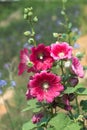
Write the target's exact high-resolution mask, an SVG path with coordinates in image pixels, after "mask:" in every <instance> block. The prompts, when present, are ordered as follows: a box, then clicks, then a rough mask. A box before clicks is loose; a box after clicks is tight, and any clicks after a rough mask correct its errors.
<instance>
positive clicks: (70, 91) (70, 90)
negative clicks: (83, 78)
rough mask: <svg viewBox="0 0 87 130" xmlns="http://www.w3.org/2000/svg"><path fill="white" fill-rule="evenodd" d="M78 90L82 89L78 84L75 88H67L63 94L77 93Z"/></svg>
mask: <svg viewBox="0 0 87 130" xmlns="http://www.w3.org/2000/svg"><path fill="white" fill-rule="evenodd" d="M79 88H82V85H81V84H78V85H77V86H75V87H67V89H65V91H64V93H65V94H70V93H74V92H76V91H77V89H79Z"/></svg>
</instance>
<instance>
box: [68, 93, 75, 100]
mask: <svg viewBox="0 0 87 130" xmlns="http://www.w3.org/2000/svg"><path fill="white" fill-rule="evenodd" d="M74 98H75V94H74V93H70V94H69V95H68V99H69V101H73V100H74Z"/></svg>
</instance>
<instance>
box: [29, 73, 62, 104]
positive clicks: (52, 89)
mask: <svg viewBox="0 0 87 130" xmlns="http://www.w3.org/2000/svg"><path fill="white" fill-rule="evenodd" d="M29 86H30V92H31V95H33V96H34V97H36V98H37V100H38V101H44V100H45V101H47V102H52V101H53V100H54V98H55V97H57V96H59V95H60V92H61V91H63V90H64V87H63V85H62V84H61V78H60V77H59V76H56V75H55V74H53V73H47V72H46V71H42V72H41V73H36V74H35V75H34V76H33V79H32V80H30V82H29Z"/></svg>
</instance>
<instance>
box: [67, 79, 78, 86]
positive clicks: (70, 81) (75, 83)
mask: <svg viewBox="0 0 87 130" xmlns="http://www.w3.org/2000/svg"><path fill="white" fill-rule="evenodd" d="M68 82H69V84H70V85H71V86H72V87H75V86H76V85H77V84H78V82H79V80H78V78H77V77H74V78H70V79H69V80H68Z"/></svg>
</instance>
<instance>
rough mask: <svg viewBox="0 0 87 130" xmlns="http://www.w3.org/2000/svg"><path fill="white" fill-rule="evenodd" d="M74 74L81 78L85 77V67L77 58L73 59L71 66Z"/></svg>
mask: <svg viewBox="0 0 87 130" xmlns="http://www.w3.org/2000/svg"><path fill="white" fill-rule="evenodd" d="M71 69H72V72H73V73H74V74H76V75H77V76H79V77H80V78H83V77H84V71H83V66H82V65H81V64H80V62H79V59H78V58H77V57H73V58H72V65H71Z"/></svg>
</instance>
